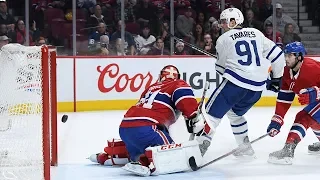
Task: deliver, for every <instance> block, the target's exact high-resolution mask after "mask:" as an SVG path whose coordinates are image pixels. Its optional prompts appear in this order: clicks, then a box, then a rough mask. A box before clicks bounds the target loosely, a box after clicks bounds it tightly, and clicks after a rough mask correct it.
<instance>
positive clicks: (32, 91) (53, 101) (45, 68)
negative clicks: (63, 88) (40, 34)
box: [0, 44, 58, 180]
mask: <svg viewBox="0 0 320 180" xmlns="http://www.w3.org/2000/svg"><path fill="white" fill-rule="evenodd" d="M56 65H57V64H56V49H55V47H48V46H41V47H40V46H22V45H20V44H8V45H5V46H3V47H2V48H1V50H0V89H1V91H2V92H1V93H0V179H3V178H4V179H10V178H11V179H44V180H49V179H50V166H51V165H52V166H56V165H57V163H58V160H57V154H58V152H57V86H56V84H57V83H56V82H57V79H56Z"/></svg>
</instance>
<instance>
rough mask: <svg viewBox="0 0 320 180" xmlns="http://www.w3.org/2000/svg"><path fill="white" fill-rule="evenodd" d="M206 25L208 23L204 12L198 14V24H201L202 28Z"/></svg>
mask: <svg viewBox="0 0 320 180" xmlns="http://www.w3.org/2000/svg"><path fill="white" fill-rule="evenodd" d="M206 23H207V21H206V17H205V15H204V13H203V12H198V14H197V20H196V24H200V25H201V26H202V27H205V26H206Z"/></svg>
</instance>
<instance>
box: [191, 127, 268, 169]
mask: <svg viewBox="0 0 320 180" xmlns="http://www.w3.org/2000/svg"><path fill="white" fill-rule="evenodd" d="M268 135H269V133H267V134H264V135H262V136H260V137H258V138H256V139H255V140H253V141H251V142H250V143H251V144H253V143H255V142H257V141H259V140H261V139H263V138H265V137H266V136H268ZM238 150H239V147H238V148H236V149H233V150H232V151H230V152H228V153H227V154H224V155H222V156H220V157H218V158H216V159H213V160H212V161H210V162H207V163H206V164H203V165H201V166H198V165H197V163H196V160H195V158H194V157H193V156H191V157H190V158H189V165H190V167H191V169H192V170H193V171H197V170H199V169H201V168H204V167H206V166H208V165H210V164H212V163H215V162H217V161H219V160H220V159H223V158H225V157H227V156H229V155H231V154H233V153H234V152H236V151H238Z"/></svg>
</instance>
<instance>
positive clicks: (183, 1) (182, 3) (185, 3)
mask: <svg viewBox="0 0 320 180" xmlns="http://www.w3.org/2000/svg"><path fill="white" fill-rule="evenodd" d="M169 2H170V1H169ZM173 3H174V9H175V11H179V10H181V9H182V10H183V9H186V8H187V7H189V6H190V1H189V0H174V1H173Z"/></svg>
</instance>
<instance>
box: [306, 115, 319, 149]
mask: <svg viewBox="0 0 320 180" xmlns="http://www.w3.org/2000/svg"><path fill="white" fill-rule="evenodd" d="M310 127H311V128H312V131H313V133H314V134H315V135H316V137H317V138H318V141H317V142H315V143H313V144H311V145H309V146H308V152H309V154H320V123H319V122H318V121H317V122H316V121H314V123H312V124H311V125H310Z"/></svg>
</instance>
